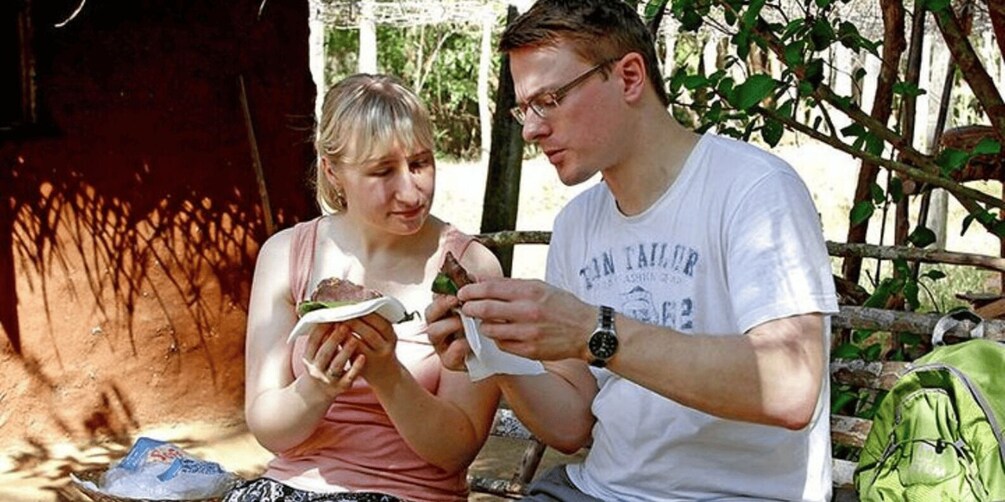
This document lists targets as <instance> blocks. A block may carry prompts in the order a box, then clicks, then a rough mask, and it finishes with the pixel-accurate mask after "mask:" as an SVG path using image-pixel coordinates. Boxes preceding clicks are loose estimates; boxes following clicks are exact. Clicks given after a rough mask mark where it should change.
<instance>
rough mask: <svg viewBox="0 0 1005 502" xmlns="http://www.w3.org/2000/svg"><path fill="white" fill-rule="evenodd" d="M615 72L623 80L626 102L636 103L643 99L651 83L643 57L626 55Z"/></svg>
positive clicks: (632, 54) (631, 53) (633, 53)
mask: <svg viewBox="0 0 1005 502" xmlns="http://www.w3.org/2000/svg"><path fill="white" fill-rule="evenodd" d="M615 72H616V73H615V75H616V76H617V77H618V78H620V79H621V82H622V85H623V93H624V97H625V101H628V102H629V103H635V102H638V101H639V100H640V99H642V94H643V92H644V91H645V88H646V85H647V84H648V82H649V78H648V77H647V76H646V64H645V60H644V59H642V55H641V54H639V53H637V52H629V53H628V54H625V56H624V57H622V58H621V60H620V61H619V64H618V65H617V66H616V67H615Z"/></svg>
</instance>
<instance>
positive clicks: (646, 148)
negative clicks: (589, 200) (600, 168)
mask: <svg viewBox="0 0 1005 502" xmlns="http://www.w3.org/2000/svg"><path fill="white" fill-rule="evenodd" d="M657 114H661V115H657ZM643 123H645V124H647V125H646V126H643V127H640V128H639V130H638V131H637V132H638V134H636V135H634V138H635V139H634V140H633V143H634V148H633V149H632V152H633V155H632V156H631V157H630V158H629V159H626V161H625V162H623V163H621V164H619V165H617V166H614V167H612V168H609V169H607V170H605V171H604V173H603V176H604V181H605V182H606V183H607V186H608V188H609V189H610V190H611V193H612V194H614V199H615V200H616V201H617V203H618V209H619V210H620V211H621V212H622V213H623V214H625V215H628V216H634V215H637V214H640V213H642V212H643V211H645V210H646V209H649V207H650V206H652V205H653V204H654V203H655V202H656V201H657V200H658V199H659V198H660V197H661V196H662V195H663V194H664V193H665V192H666V191H667V190H668V189H669V188H670V186H671V185H673V183H674V181H676V180H677V176H678V175H679V174H680V172H681V170H683V168H684V164H685V163H686V162H687V159H688V157H689V156H690V155H691V151H692V150H694V147H695V145H696V144H697V143H698V140H699V139H700V138H701V136H699V135H698V134H695V133H694V132H693V131H691V130H689V129H687V128H685V127H683V126H681V125H680V124H678V123H677V121H676V120H674V119H673V117H671V116H670V114H669V113H666V112H663V111H662V110H659V111H657V112H655V113H654V115H653V117H652V120H648V121H643Z"/></svg>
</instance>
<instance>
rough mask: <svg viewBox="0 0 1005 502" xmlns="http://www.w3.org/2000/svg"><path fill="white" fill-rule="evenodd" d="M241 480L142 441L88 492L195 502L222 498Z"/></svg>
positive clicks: (173, 450)
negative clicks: (195, 501) (194, 501)
mask: <svg viewBox="0 0 1005 502" xmlns="http://www.w3.org/2000/svg"><path fill="white" fill-rule="evenodd" d="M238 480H239V478H238V477H237V476H235V475H234V474H232V473H230V472H227V471H226V470H224V469H223V468H222V467H220V464H217V463H216V462H208V461H205V460H200V459H198V458H196V457H193V456H191V455H189V454H187V453H185V452H184V451H183V450H182V449H181V448H179V447H177V446H175V445H174V444H171V443H168V442H165V441H159V440H156V439H151V438H147V437H141V438H139V439H138V440H136V443H135V444H134V445H133V447H132V449H130V450H129V454H127V455H126V457H125V458H123V459H122V460H121V461H120V462H119V463H118V464H116V465H114V466H112V467H111V468H109V469H108V470H107V471H105V474H104V475H103V476H102V478H101V485H100V486H89V487H88V488H90V489H92V490H95V491H98V492H101V493H104V494H107V495H113V496H117V497H129V498H148V499H149V498H154V499H163V500H193V499H205V498H214V497H219V496H221V495H223V493H224V492H226V491H227V490H228V489H229V488H230V487H231V486H233V485H234V484H235V482H237V481H238ZM87 484H92V483H87Z"/></svg>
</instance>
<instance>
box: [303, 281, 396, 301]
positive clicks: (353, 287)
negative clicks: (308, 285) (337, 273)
mask: <svg viewBox="0 0 1005 502" xmlns="http://www.w3.org/2000/svg"><path fill="white" fill-rule="evenodd" d="M382 296H384V295H382V294H381V293H380V292H379V291H376V290H373V289H369V288H365V287H363V286H360V285H359V284H356V283H354V282H352V281H347V280H345V279H339V278H336V277H329V278H328V279H325V280H323V281H321V282H320V283H318V287H317V288H315V289H314V293H313V294H311V301H314V302H348V303H356V302H362V301H366V300H373V299H375V298H380V297H382Z"/></svg>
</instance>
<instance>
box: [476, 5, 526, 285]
mask: <svg viewBox="0 0 1005 502" xmlns="http://www.w3.org/2000/svg"><path fill="white" fill-rule="evenodd" d="M516 16H517V11H516V8H515V7H513V6H510V7H509V8H508V14H507V18H508V19H507V22H508V23H509V22H513V20H514V19H516ZM514 106H516V91H515V90H514V89H513V76H512V74H511V73H510V68H509V56H508V55H506V54H503V56H502V62H501V64H500V65H499V90H498V92H497V93H496V111H495V114H494V117H493V118H492V148H491V150H490V151H489V172H488V179H487V180H486V182H485V202H484V204H482V207H483V210H482V211H483V212H482V226H481V231H482V232H497V231H500V230H514V229H516V217H517V210H518V209H519V203H520V168H521V166H522V164H523V137H522V136H521V132H522V128H521V127H520V124H518V123H517V122H516V120H514V119H513V117H512V116H511V115H510V114H509V110H510V108H512V107H514ZM493 251H495V253H496V256H497V257H498V258H499V262H500V263H501V264H502V267H503V272H504V273H505V274H506V275H507V276H508V275H510V272H511V270H512V268H513V246H503V247H500V248H494V249H493Z"/></svg>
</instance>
